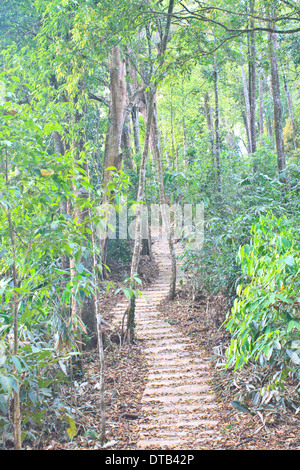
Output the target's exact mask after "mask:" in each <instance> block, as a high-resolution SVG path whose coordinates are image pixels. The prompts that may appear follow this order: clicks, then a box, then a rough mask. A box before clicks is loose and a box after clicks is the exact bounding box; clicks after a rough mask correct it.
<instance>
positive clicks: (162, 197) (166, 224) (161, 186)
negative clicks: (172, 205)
mask: <svg viewBox="0 0 300 470" xmlns="http://www.w3.org/2000/svg"><path fill="white" fill-rule="evenodd" d="M153 127H154V138H155V157H156V163H157V173H158V188H159V200H160V206H161V213H162V220H163V227H164V231H165V235H166V236H167V238H168V245H169V250H170V256H171V265H172V273H171V280H170V290H169V299H170V300H173V299H174V297H175V292H176V253H175V250H174V242H173V235H172V231H171V227H170V223H169V221H168V220H167V214H166V209H165V194H164V184H163V172H162V155H161V148H160V142H159V128H158V120H157V109H156V107H155V109H154V112H153Z"/></svg>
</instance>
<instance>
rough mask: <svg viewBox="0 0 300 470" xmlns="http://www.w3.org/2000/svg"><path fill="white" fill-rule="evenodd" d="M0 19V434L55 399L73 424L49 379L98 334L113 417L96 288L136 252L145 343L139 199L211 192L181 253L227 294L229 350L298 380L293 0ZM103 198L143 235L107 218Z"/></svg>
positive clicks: (87, 9)
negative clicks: (199, 238) (197, 240)
mask: <svg viewBox="0 0 300 470" xmlns="http://www.w3.org/2000/svg"><path fill="white" fill-rule="evenodd" d="M0 31H1V36H0V44H1V48H0V49H1V50H0V63H1V72H0V296H1V304H0V428H1V432H0V441H1V443H2V444H1V445H2V446H3V447H5V446H6V443H7V442H10V443H13V444H11V445H13V446H14V448H15V449H21V448H22V445H23V444H22V443H24V442H32V441H34V440H35V439H36V436H37V434H38V430H39V428H40V427H42V426H43V422H44V420H45V419H46V416H47V413H48V411H49V408H51V407H52V409H53V407H55V406H56V413H57V415H60V416H61V419H62V420H65V422H67V423H68V425H69V428H68V433H69V436H70V438H72V436H73V435H74V434H73V431H74V427H75V421H74V417H73V416H72V413H71V412H69V411H66V410H67V408H66V407H65V406H62V404H61V403H60V402H59V400H57V401H55V397H56V393H57V387H58V384H60V383H64V382H70V381H71V382H72V381H73V380H74V370H75V369H76V370H79V371H80V368H81V367H82V364H81V359H80V358H81V356H82V354H83V352H84V351H87V350H90V349H92V348H95V347H98V352H99V363H100V369H99V377H100V379H99V380H100V390H99V400H100V402H101V413H102V417H103V421H102V423H103V429H102V433H103V434H102V437H103V436H104V433H105V429H104V425H105V405H104V401H103V393H104V388H105V384H104V379H103V370H104V367H105V355H104V352H103V335H102V334H101V329H102V327H103V321H102V314H101V308H100V307H99V302H98V297H99V295H100V294H101V295H107V296H109V295H112V293H114V292H115V290H116V286H115V285H114V283H113V280H112V279H111V275H110V269H109V268H110V264H111V263H115V264H117V265H118V262H120V260H123V261H124V260H126V263H127V264H128V266H129V269H128V273H127V277H126V278H124V279H123V280H122V283H121V285H120V286H119V285H118V292H119V291H120V292H123V295H124V296H125V298H127V299H128V309H127V312H126V321H125V330H124V332H123V339H124V342H127V343H134V341H135V336H134V327H135V319H134V308H135V299H136V298H137V297H138V296H139V290H140V288H141V280H140V278H139V260H140V252H141V249H143V250H145V252H146V253H148V254H151V241H150V238H149V239H148V240H147V239H145V240H143V241H142V239H141V226H142V209H141V207H142V204H139V203H143V204H144V205H145V204H146V205H147V206H148V207H150V205H151V204H163V203H165V202H167V203H170V204H175V203H177V204H179V205H180V206H181V207H183V205H184V204H191V205H193V206H195V205H197V204H203V208H204V243H203V246H202V247H201V249H200V248H199V249H188V248H187V249H186V251H185V254H184V258H183V262H184V269H185V272H186V275H188V276H189V277H190V279H191V284H190V289H191V291H193V292H196V293H197V292H205V293H206V294H207V295H209V296H217V295H218V294H220V293H224V294H225V295H226V297H227V298H228V305H229V306H228V311H227V312H224V315H225V314H226V320H225V321H224V323H223V325H222V328H224V329H225V330H226V331H227V332H228V334H229V335H230V342H229V344H228V348H227V350H226V352H224V354H225V358H226V359H225V362H226V367H227V368H231V369H236V370H238V369H240V368H243V367H245V366H247V365H248V364H255V363H260V364H261V365H262V366H264V367H265V370H266V371H268V370H271V369H272V370H273V367H275V368H276V373H274V374H273V375H272V376H271V377H270V379H269V382H268V391H269V392H270V391H272V390H273V391H274V393H275V391H276V394H277V393H279V392H280V391H281V390H283V389H284V387H285V383H286V380H288V379H289V378H291V377H292V378H293V380H295V381H296V382H297V383H298V388H296V390H295V394H296V395H297V394H298V395H299V392H300V389H299V379H300V375H299V374H300V368H299V367H300V337H299V332H300V318H299V316H300V309H299V306H300V293H299V285H300V277H299V272H300V256H299V255H300V243H299V242H300V240H299V227H300V211H299V209H300V207H299V205H300V204H299V201H300V198H299V195H300V183H299V181H300V180H299V177H300V148H299V146H300V133H299V130H300V108H299V104H300V103H299V86H300V81H299V77H298V73H299V65H300V6H299V3H298V2H297V1H295V0H287V1H285V0H265V1H261V0H239V1H238V2H236V1H232V0H227V1H223V0H221V1H215V0H209V1H208V2H205V1H200V0H191V1H185V0H183V1H179V0H159V1H154V0H126V1H125V0H116V1H115V2H111V1H107V0H101V1H100V2H98V1H96V0H51V1H50V0H20V1H16V0H1V8H0ZM111 207H116V208H117V213H118V214H119V215H120V213H121V212H122V211H123V210H125V211H127V209H128V210H129V209H130V210H131V213H132V216H129V219H130V220H131V221H133V227H134V228H133V231H134V233H135V237H133V238H134V239H127V238H128V237H127V232H126V236H120V232H121V227H120V226H119V225H118V227H117V233H116V239H115V240H113V239H110V238H109V237H108V232H109V229H110V223H111V222H109V220H110V219H109V214H110V208H111ZM130 217H131V218H130ZM162 217H163V219H164V214H162ZM182 239H183V242H185V241H187V240H186V239H185V237H184V235H183V238H182ZM168 241H169V247H170V253H171V254H172V248H173V244H174V240H173V238H172V234H171V233H170V234H169V236H168ZM172 263H173V264H172V266H173V269H172V272H173V276H172V279H171V284H170V301H171V300H172V299H173V298H174V297H175V296H176V277H175V271H174V269H175V264H176V260H175V258H174V256H173V257H172ZM78 373H79V372H78ZM278 391H279V392H278ZM276 394H275V395H274V397H275V398H276V396H278V395H276ZM262 396H263V393H258V395H257V396H256V397H255V400H256V403H258V402H259V400H261V399H262ZM278 400H280V393H279V398H278ZM275 402H276V400H275ZM295 411H297V409H296V410H295ZM103 439H104V437H103Z"/></svg>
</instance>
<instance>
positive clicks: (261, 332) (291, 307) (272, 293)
mask: <svg viewBox="0 0 300 470" xmlns="http://www.w3.org/2000/svg"><path fill="white" fill-rule="evenodd" d="M251 233H252V238H251V241H250V243H249V244H246V245H243V246H241V247H240V249H239V254H238V259H239V263H240V264H241V270H242V275H243V278H242V282H241V283H240V284H239V285H238V287H237V295H238V297H237V298H236V299H235V301H234V305H233V308H232V310H231V313H230V314H229V316H228V319H227V321H226V328H227V329H228V331H229V332H230V333H231V336H232V339H231V343H230V346H229V348H228V351H227V355H228V365H230V364H235V368H239V367H241V366H243V365H244V364H246V363H247V362H249V361H257V360H259V359H260V360H265V361H267V362H268V364H270V365H272V364H274V363H275V362H276V361H281V362H282V363H284V364H287V365H291V366H293V367H294V368H296V369H297V370H299V365H300V355H299V354H300V336H299V332H300V308H299V306H300V297H299V287H300V281H299V279H300V277H299V273H300V256H299V255H300V243H299V242H300V239H299V230H298V228H297V227H296V226H294V224H293V221H292V219H289V218H287V217H284V216H282V217H280V218H277V217H275V216H273V215H272V214H267V215H265V216H261V217H260V218H259V221H258V222H257V223H255V224H254V225H253V227H252V230H251Z"/></svg>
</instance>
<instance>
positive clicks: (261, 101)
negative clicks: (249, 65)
mask: <svg viewBox="0 0 300 470" xmlns="http://www.w3.org/2000/svg"><path fill="white" fill-rule="evenodd" d="M258 94H259V139H260V143H261V144H262V143H263V135H264V88H263V72H262V70H260V73H259V81H258Z"/></svg>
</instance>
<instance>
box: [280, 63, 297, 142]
mask: <svg viewBox="0 0 300 470" xmlns="http://www.w3.org/2000/svg"><path fill="white" fill-rule="evenodd" d="M281 69H282V75H283V84H284V90H285V94H286V100H287V104H288V108H289V114H290V119H291V124H292V131H293V141H294V147H295V149H297V148H298V141H297V131H296V125H295V117H294V110H293V106H292V99H291V95H290V90H289V86H288V82H287V78H286V74H285V70H284V66H283V65H282V66H281Z"/></svg>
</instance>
